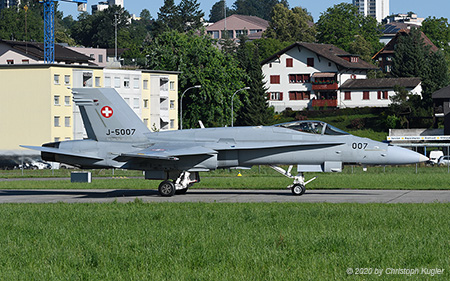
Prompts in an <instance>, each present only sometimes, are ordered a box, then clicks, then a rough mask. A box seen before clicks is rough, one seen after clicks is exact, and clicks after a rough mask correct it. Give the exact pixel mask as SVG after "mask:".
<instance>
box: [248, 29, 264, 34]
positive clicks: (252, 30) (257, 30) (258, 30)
mask: <svg viewBox="0 0 450 281" xmlns="http://www.w3.org/2000/svg"><path fill="white" fill-rule="evenodd" d="M261 31H262V29H250V34H253V33H258V32H261Z"/></svg>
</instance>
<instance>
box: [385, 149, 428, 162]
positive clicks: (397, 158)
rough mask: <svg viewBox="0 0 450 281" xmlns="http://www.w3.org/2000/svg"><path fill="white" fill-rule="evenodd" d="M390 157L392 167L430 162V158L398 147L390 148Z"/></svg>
mask: <svg viewBox="0 0 450 281" xmlns="http://www.w3.org/2000/svg"><path fill="white" fill-rule="evenodd" d="M388 155H389V156H388V162H389V164H390V165H406V164H416V163H421V162H425V161H428V157H426V156H424V155H422V154H420V153H417V152H415V151H412V150H409V149H406V148H403V147H398V146H389V148H388Z"/></svg>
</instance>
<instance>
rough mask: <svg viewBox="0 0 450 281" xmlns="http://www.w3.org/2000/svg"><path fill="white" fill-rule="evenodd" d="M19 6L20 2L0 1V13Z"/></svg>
mask: <svg viewBox="0 0 450 281" xmlns="http://www.w3.org/2000/svg"><path fill="white" fill-rule="evenodd" d="M19 4H20V0H0V11H1V10H2V9H5V8H9V7H12V6H15V5H19Z"/></svg>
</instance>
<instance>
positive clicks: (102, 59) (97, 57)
mask: <svg viewBox="0 0 450 281" xmlns="http://www.w3.org/2000/svg"><path fill="white" fill-rule="evenodd" d="M66 48H68V49H70V50H73V51H75V52H78V53H81V54H83V55H85V56H88V57H90V58H91V59H92V60H91V61H90V62H91V63H92V64H95V65H97V66H101V67H106V66H107V49H103V48H86V47H70V46H67V47H66Z"/></svg>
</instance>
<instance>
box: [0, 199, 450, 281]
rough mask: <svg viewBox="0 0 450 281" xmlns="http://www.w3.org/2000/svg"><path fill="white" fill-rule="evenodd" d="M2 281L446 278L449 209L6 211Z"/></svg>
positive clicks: (56, 207)
mask: <svg viewBox="0 0 450 281" xmlns="http://www.w3.org/2000/svg"><path fill="white" fill-rule="evenodd" d="M0 213H1V219H0V237H1V239H0V279H1V280H332V279H337V280H342V279H347V278H349V279H356V280H365V279H376V280H384V279H386V278H389V279H404V278H405V276H404V275H392V274H390V275H387V274H384V275H383V276H382V277H381V279H380V277H378V276H375V275H373V274H372V275H365V276H357V275H352V276H349V275H348V274H347V273H346V272H347V269H348V268H352V269H354V270H356V269H357V268H372V269H375V268H376V269H383V270H386V269H388V268H392V269H399V268H400V269H404V268H407V269H415V268H418V269H421V268H426V269H431V268H439V269H444V273H443V274H440V275H436V276H434V277H433V278H431V276H430V275H425V274H422V273H420V274H415V275H413V276H411V277H410V278H408V280H409V279H414V280H419V279H420V280H424V279H430V278H431V279H430V280H448V278H450V275H449V270H450V268H449V267H450V266H449V265H450V255H449V252H450V228H449V227H448V221H450V205H449V204H393V205H383V204H283V203H278V204H264V203H263V204H259V203H258V204H253V203H244V204H221V203H211V204H203V203H181V204H180V203H158V204H143V203H141V202H139V201H136V202H134V203H128V204H119V203H110V204H62V203H61V204H31V205H26V204H2V205H0Z"/></svg>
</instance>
